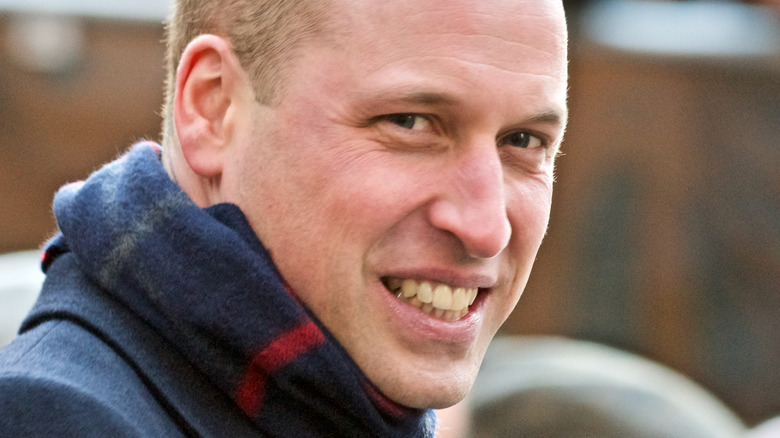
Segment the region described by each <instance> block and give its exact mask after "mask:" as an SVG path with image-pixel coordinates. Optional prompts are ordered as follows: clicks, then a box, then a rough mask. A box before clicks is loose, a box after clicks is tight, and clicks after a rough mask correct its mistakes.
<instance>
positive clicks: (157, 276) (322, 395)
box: [44, 143, 436, 437]
mask: <svg viewBox="0 0 780 438" xmlns="http://www.w3.org/2000/svg"><path fill="white" fill-rule="evenodd" d="M54 214H55V217H56V219H57V223H58V225H59V228H60V230H61V233H62V234H61V235H60V236H58V237H57V238H55V239H54V241H53V242H54V243H53V244H51V245H50V247H49V249H48V251H47V253H46V258H45V259H44V266H46V264H47V263H50V262H51V260H52V259H53V258H56V255H57V253H58V252H61V251H71V252H73V253H74V254H75V255H76V256H77V258H78V260H79V263H80V266H81V267H82V269H83V271H84V272H85V274H86V275H87V276H88V277H89V278H90V279H91V280H92V281H94V282H95V283H97V284H98V285H99V286H100V287H101V288H102V289H104V290H105V291H107V292H108V293H110V294H111V295H113V296H114V298H116V299H117V300H119V301H120V302H122V303H124V304H125V305H126V306H128V307H129V308H130V309H131V311H132V312H134V313H135V314H137V315H138V316H139V317H141V318H142V319H143V320H145V321H146V322H147V323H148V324H149V325H150V326H151V327H152V328H154V329H155V330H156V331H157V332H158V333H160V334H161V335H162V336H164V337H166V338H167V339H168V341H169V342H171V343H172V344H174V345H176V346H177V347H178V348H179V349H180V350H181V352H182V353H183V354H184V355H185V356H186V357H187V358H188V359H189V360H190V361H191V362H192V363H193V364H194V365H195V366H196V367H197V368H199V369H200V370H201V371H202V372H203V373H204V374H205V375H206V376H207V378H208V379H210V380H211V381H212V382H213V384H215V385H216V386H218V387H219V388H220V390H222V391H223V392H225V393H226V394H227V395H228V396H229V397H230V398H231V399H233V400H234V401H235V404H236V406H237V408H238V409H241V410H242V411H243V412H244V413H245V414H246V415H247V416H249V417H250V418H251V419H252V420H253V421H254V422H255V424H256V425H257V426H258V429H259V430H260V431H262V432H263V433H264V434H268V435H271V436H285V437H298V436H344V437H350V436H353V437H363V436H383V437H384V436H386V437H432V436H433V435H434V429H435V422H436V421H435V415H434V413H433V412H432V411H423V410H416V409H409V408H405V407H402V406H399V405H397V404H395V403H393V402H392V401H390V400H388V399H387V398H386V397H384V396H383V395H382V394H381V393H380V392H379V391H378V390H377V389H376V388H375V387H374V386H373V385H372V384H371V383H370V382H369V381H368V380H367V379H366V377H365V376H364V375H363V373H362V372H361V371H360V370H359V369H358V367H357V366H356V365H355V363H354V362H353V361H352V360H351V359H350V358H349V356H348V355H347V354H346V352H345V351H344V350H343V348H342V347H341V346H340V345H339V344H338V343H337V342H336V341H335V340H334V339H333V338H332V336H331V335H330V334H329V333H328V332H327V330H325V329H324V327H322V326H321V324H319V323H318V321H317V320H316V318H315V317H313V316H312V315H311V314H310V312H309V311H308V310H307V309H306V307H305V306H304V305H302V304H301V303H300V302H299V301H298V300H297V299H296V298H295V296H294V294H293V293H292V291H289V290H287V289H286V288H285V283H284V281H283V280H282V278H281V276H280V275H279V273H278V272H277V270H276V268H275V267H274V265H273V262H272V261H271V258H270V256H269V254H268V252H267V251H266V249H265V248H264V247H263V245H262V243H261V242H260V241H259V240H258V239H257V237H256V235H255V233H254V232H253V230H252V229H251V227H250V226H249V223H248V222H247V220H246V218H245V217H244V215H243V214H242V213H241V211H240V210H239V209H238V207H236V206H235V205H230V204H219V205H215V206H212V207H209V208H207V209H201V208H199V207H198V206H196V205H195V204H194V203H193V202H192V200H190V198H189V197H188V196H187V195H186V194H185V193H184V192H183V191H182V190H181V189H180V188H179V187H178V186H177V185H176V184H175V183H174V182H173V181H171V179H170V178H169V177H168V175H167V173H166V172H165V170H164V169H163V167H162V165H161V163H160V149H159V147H158V146H156V145H154V144H151V143H141V144H138V145H136V146H134V147H133V148H132V149H131V150H130V151H129V152H128V153H127V154H126V155H124V156H122V157H121V158H119V159H118V160H116V161H115V162H113V163H110V164H108V165H106V166H105V167H104V168H102V169H101V170H99V171H98V172H96V173H94V174H93V175H92V176H91V177H90V178H89V179H87V181H86V182H85V183H80V184H72V185H69V186H65V187H64V188H63V189H61V190H60V191H59V192H58V193H57V195H56V197H55V200H54Z"/></svg>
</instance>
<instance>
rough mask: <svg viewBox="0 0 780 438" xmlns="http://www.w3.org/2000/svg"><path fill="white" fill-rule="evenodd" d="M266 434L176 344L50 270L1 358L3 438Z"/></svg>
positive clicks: (59, 264) (93, 290) (86, 285)
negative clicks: (16, 334) (23, 321)
mask: <svg viewBox="0 0 780 438" xmlns="http://www.w3.org/2000/svg"><path fill="white" fill-rule="evenodd" d="M38 436H46V437H49V436H52V437H53V436H56V437H70V436H73V437H76V436H78V437H88V436H95V437H182V436H204V437H206V436H215V437H245V436H249V437H251V436H259V434H258V432H257V429H255V428H254V427H253V425H252V424H251V423H250V422H249V420H248V419H247V417H245V416H244V415H243V414H242V413H241V412H240V411H239V410H238V409H237V408H236V407H235V404H234V403H233V402H232V401H231V400H229V399H228V398H227V397H226V396H225V395H224V394H223V393H222V392H220V391H219V390H218V389H217V388H216V387H215V386H213V385H212V384H210V383H209V381H208V380H207V379H206V378H205V376H204V375H203V374H201V373H200V372H199V371H198V370H197V369H195V368H194V367H193V366H192V364H191V363H190V362H188V361H187V360H186V359H185V358H184V356H182V355H181V354H180V353H179V352H178V350H177V349H176V347H174V346H173V345H171V344H170V343H168V342H167V341H166V340H165V339H163V338H162V337H161V336H160V335H159V334H158V333H156V332H155V331H154V330H152V329H151V328H150V327H149V326H148V325H146V324H145V323H144V322H143V321H141V320H140V319H138V317H137V316H135V315H134V314H133V313H131V312H130V311H129V310H128V309H127V308H126V307H125V306H124V305H122V304H121V303H119V302H117V301H116V300H114V299H113V298H111V297H109V296H108V295H106V294H105V293H104V292H103V291H101V290H100V289H99V288H97V287H96V286H95V285H94V284H92V283H91V282H90V281H89V280H88V279H86V278H85V277H84V276H83V275H82V274H81V272H80V271H79V269H78V262H77V261H76V259H75V257H74V256H73V255H72V254H64V255H62V256H61V257H59V258H58V259H57V260H56V261H55V262H54V263H53V264H52V266H51V267H50V268H49V270H48V275H47V279H46V282H45V283H44V286H43V291H42V293H41V296H40V298H39V300H38V302H37V303H36V305H35V307H34V308H33V310H32V312H31V314H30V316H29V317H28V318H27V320H26V321H25V323H24V324H23V326H22V330H21V334H20V336H19V337H18V338H16V339H15V340H14V341H13V342H12V343H11V344H10V345H9V346H7V347H6V348H5V349H4V350H2V351H1V352H0V437H38Z"/></svg>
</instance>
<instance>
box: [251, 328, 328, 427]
mask: <svg viewBox="0 0 780 438" xmlns="http://www.w3.org/2000/svg"><path fill="white" fill-rule="evenodd" d="M323 343H325V336H324V335H323V334H322V331H320V329H319V327H317V325H316V324H314V322H313V321H307V322H306V323H305V324H303V325H300V326H298V327H295V328H293V329H292V330H290V331H287V332H285V333H283V334H282V335H281V336H279V338H277V339H276V340H275V341H273V342H271V343H270V344H268V346H267V347H265V348H264V349H262V350H260V352H258V353H257V354H256V355H255V357H254V358H253V359H252V363H251V364H250V365H249V369H248V370H247V372H246V375H245V376H244V380H243V382H242V383H241V384H240V385H239V387H238V391H237V393H236V402H237V403H238V406H239V407H241V409H242V410H243V411H244V412H245V413H246V414H247V415H249V416H251V417H253V416H255V415H256V414H257V413H258V412H260V409H262V407H263V398H264V396H265V386H266V380H267V379H268V376H269V375H271V374H273V373H274V372H276V371H277V370H279V369H280V368H282V367H284V366H285V365H288V364H289V363H290V362H292V361H294V360H295V359H297V358H298V357H299V356H300V355H302V354H303V353H306V352H307V351H309V350H312V349H314V348H316V347H318V346H320V345H322V344H323Z"/></svg>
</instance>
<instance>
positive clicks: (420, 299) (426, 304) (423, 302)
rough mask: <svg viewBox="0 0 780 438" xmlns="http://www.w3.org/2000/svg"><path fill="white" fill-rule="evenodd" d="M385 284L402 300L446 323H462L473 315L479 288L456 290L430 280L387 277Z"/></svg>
mask: <svg viewBox="0 0 780 438" xmlns="http://www.w3.org/2000/svg"><path fill="white" fill-rule="evenodd" d="M382 283H383V284H384V285H385V288H387V290H389V291H390V292H391V293H392V294H393V295H395V297H396V298H397V299H399V300H400V301H402V302H404V303H406V304H408V305H410V306H412V307H416V308H417V309H420V311H421V312H423V313H425V314H427V315H429V316H431V317H433V318H436V319H439V320H441V321H446V322H454V321H458V320H460V319H461V318H463V317H464V316H466V315H467V314H468V313H469V306H471V305H472V304H474V300H475V299H476V298H477V294H478V293H479V289H478V288H463V287H452V286H449V285H446V284H441V283H432V282H428V281H422V282H418V281H416V280H412V279H400V278H383V279H382Z"/></svg>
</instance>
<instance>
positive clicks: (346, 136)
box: [221, 0, 566, 408]
mask: <svg viewBox="0 0 780 438" xmlns="http://www.w3.org/2000/svg"><path fill="white" fill-rule="evenodd" d="M342 3H349V4H344V5H342V7H341V9H340V10H339V11H338V12H337V14H336V15H338V16H339V17H340V18H339V20H343V23H341V24H340V25H339V26H338V30H337V34H336V35H334V36H332V37H328V38H326V40H327V41H326V40H322V41H321V42H314V43H309V44H308V45H306V46H305V47H303V48H302V49H301V52H300V56H299V57H298V58H297V59H296V60H295V61H294V62H293V64H292V65H291V67H290V70H289V71H288V72H287V73H286V77H285V81H286V82H285V83H286V86H285V87H284V88H283V89H281V91H280V95H279V96H278V102H279V103H278V105H275V106H273V107H268V106H263V105H261V104H259V103H258V104H257V105H256V106H255V107H253V112H252V114H251V120H252V126H253V130H252V132H247V133H246V134H245V136H244V137H241V138H240V139H239V140H240V141H239V143H240V144H241V146H240V147H239V149H240V150H238V151H236V153H234V154H233V155H232V156H231V158H230V160H231V161H230V162H229V163H228V164H227V165H226V167H225V170H224V171H223V175H222V182H221V184H222V186H223V190H224V193H225V194H226V200H228V201H232V202H235V203H236V204H238V205H239V206H240V207H241V208H242V210H243V211H244V212H245V214H246V215H247V217H248V219H249V221H250V222H251V224H252V226H253V228H254V229H255V231H256V232H257V234H258V236H259V237H260V238H261V240H262V241H263V243H264V244H265V245H266V246H267V247H268V249H269V250H270V252H271V255H272V257H273V260H274V262H275V263H276V264H277V266H278V268H279V270H280V272H281V274H282V275H283V276H284V278H285V279H286V281H287V282H288V283H289V284H290V286H291V287H292V288H293V289H294V290H295V292H296V293H297V294H298V296H299V297H300V298H301V299H302V300H303V301H304V302H305V303H306V304H307V305H308V306H309V307H310V308H311V309H312V310H313V311H314V313H315V314H316V315H317V316H318V317H319V319H320V320H321V321H322V323H323V324H324V325H325V326H326V327H327V328H328V329H329V330H330V331H331V332H332V333H333V335H334V336H335V337H336V338H337V339H338V340H339V342H340V343H341V344H342V345H343V346H344V348H345V349H346V350H347V352H348V353H349V354H350V355H351V357H352V358H353V359H354V360H355V362H356V363H357V364H358V365H359V366H360V368H361V369H362V370H363V372H364V373H365V374H366V376H367V377H368V378H369V379H370V380H371V381H372V382H373V383H374V384H375V385H376V386H377V387H378V388H379V389H380V390H381V391H383V392H384V393H385V394H386V395H387V396H389V397H390V398H391V399H393V400H395V401H396V402H399V403H401V404H404V405H407V406H411V407H427V408H430V407H444V406H448V405H451V404H453V403H455V402H457V401H459V400H460V399H461V398H462V397H463V396H464V395H465V393H466V392H467V391H468V389H469V388H470V387H471V384H472V382H473V380H474V378H475V376H476V373H477V370H478V368H479V365H480V362H481V360H482V356H483V354H484V352H485V349H486V348H487V345H488V343H489V342H490V340H491V338H492V337H493V335H494V334H495V333H496V331H497V330H498V328H499V326H500V325H501V324H502V323H503V321H504V320H505V319H506V318H507V316H508V315H509V313H510V312H511V311H512V309H513V308H514V306H515V304H516V302H517V300H518V298H519V297H520V294H521V293H522V290H523V288H524V286H525V284H526V281H527V279H528V275H529V273H530V270H531V265H532V263H533V261H534V258H535V256H536V252H537V249H538V248H539V245H540V243H541V241H542V237H543V236H544V233H545V230H546V227H547V221H548V217H549V212H550V202H551V196H552V183H553V161H554V157H555V154H556V151H557V148H558V146H559V143H560V140H561V137H562V135H563V128H564V126H563V125H564V120H565V94H566V60H565V56H566V55H565V51H566V49H565V45H566V31H565V24H564V18H563V11H562V6H561V5H560V3H559V2H557V1H539V0H517V1H499V0H496V1H494V0H479V1H477V0H472V1H465V0H462V1H461V0H457V1H453V0H431V1H426V2H419V1H416V0H393V1H384V2H363V1H354V2H353V1H347V0H345V1H344V2H342ZM475 294H476V297H474V295H475ZM472 299H473V304H471V305H469V304H468V303H470V302H471V300H472Z"/></svg>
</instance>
